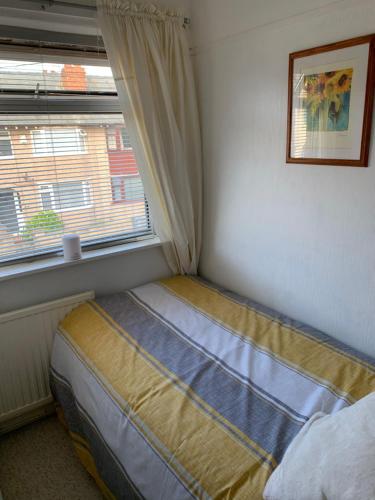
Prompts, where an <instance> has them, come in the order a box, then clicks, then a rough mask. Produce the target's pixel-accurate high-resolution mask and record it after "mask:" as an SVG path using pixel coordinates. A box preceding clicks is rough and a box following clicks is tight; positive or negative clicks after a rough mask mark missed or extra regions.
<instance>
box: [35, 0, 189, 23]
mask: <svg viewBox="0 0 375 500" xmlns="http://www.w3.org/2000/svg"><path fill="white" fill-rule="evenodd" d="M31 1H32V2H34V3H38V4H40V6H41V9H42V10H44V11H45V10H48V8H49V7H53V6H54V5H57V6H60V7H69V8H72V7H73V8H74V7H78V8H79V9H82V10H87V11H89V12H96V10H97V9H96V5H92V4H90V3H79V2H75V1H73V2H69V1H65V0H44V1H43V0H31ZM190 23H191V19H190V17H184V25H189V24H190Z"/></svg>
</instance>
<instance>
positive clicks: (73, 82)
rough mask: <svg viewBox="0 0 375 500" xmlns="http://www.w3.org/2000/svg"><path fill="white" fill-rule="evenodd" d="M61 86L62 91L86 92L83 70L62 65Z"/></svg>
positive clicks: (70, 65)
mask: <svg viewBox="0 0 375 500" xmlns="http://www.w3.org/2000/svg"><path fill="white" fill-rule="evenodd" d="M61 85H62V88H63V89H64V90H87V77H86V71H85V68H83V67H82V66H79V65H76V64H64V67H63V69H62V70H61Z"/></svg>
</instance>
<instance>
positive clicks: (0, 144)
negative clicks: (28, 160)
mask: <svg viewBox="0 0 375 500" xmlns="http://www.w3.org/2000/svg"><path fill="white" fill-rule="evenodd" d="M1 156H12V144H11V141H10V137H9V133H8V132H0V157H1Z"/></svg>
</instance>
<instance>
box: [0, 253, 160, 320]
mask: <svg viewBox="0 0 375 500" xmlns="http://www.w3.org/2000/svg"><path fill="white" fill-rule="evenodd" d="M169 275H170V270H169V268H168V266H167V263H166V261H165V258H164V255H163V252H162V250H161V248H160V247H154V248H150V249H142V250H138V251H136V252H133V253H129V254H126V255H122V256H113V257H106V258H104V259H102V260H96V261H92V262H83V261H82V262H80V263H78V264H76V265H74V266H72V267H65V268H61V269H55V270H50V271H43V272H40V273H36V274H32V275H29V276H25V277H19V278H14V279H12V280H7V281H2V282H0V314H1V313H4V312H8V311H14V310H16V309H20V308H23V307H28V306H31V305H34V304H39V303H42V302H46V301H50V300H54V299H58V298H60V297H66V296H69V295H73V294H76V293H80V292H83V291H86V290H95V293H96V295H97V296H100V295H105V294H108V293H115V292H120V291H123V290H126V289H128V288H132V287H134V286H138V285H141V284H144V283H147V282H149V281H154V280H157V279H159V278H163V277H166V276H169Z"/></svg>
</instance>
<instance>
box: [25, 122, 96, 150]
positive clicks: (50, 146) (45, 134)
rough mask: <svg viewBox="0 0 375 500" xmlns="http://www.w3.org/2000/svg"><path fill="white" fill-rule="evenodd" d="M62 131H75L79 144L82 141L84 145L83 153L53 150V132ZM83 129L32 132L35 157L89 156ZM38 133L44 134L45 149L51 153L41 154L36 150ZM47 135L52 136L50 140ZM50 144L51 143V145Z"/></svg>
mask: <svg viewBox="0 0 375 500" xmlns="http://www.w3.org/2000/svg"><path fill="white" fill-rule="evenodd" d="M57 130H59V131H61V130H64V131H65V130H66V131H67V130H71V131H72V130H74V132H75V135H76V138H77V144H80V143H81V140H82V145H83V149H82V151H58V150H55V149H54V148H53V140H54V139H53V132H54V131H57ZM81 131H82V129H80V128H75V127H60V128H57V127H56V128H51V129H45V128H40V129H36V130H32V131H31V138H32V143H33V155H34V156H76V155H85V154H87V142H86V136H84V135H82V134H81ZM36 133H42V135H44V138H43V139H40V140H43V141H44V147H45V149H50V151H47V152H45V153H41V152H39V151H37V149H36V140H35V134H36ZM47 134H50V139H49V138H48V136H47ZM49 142H50V143H49Z"/></svg>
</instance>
